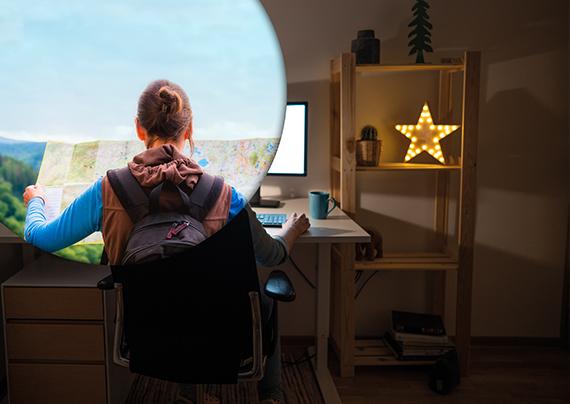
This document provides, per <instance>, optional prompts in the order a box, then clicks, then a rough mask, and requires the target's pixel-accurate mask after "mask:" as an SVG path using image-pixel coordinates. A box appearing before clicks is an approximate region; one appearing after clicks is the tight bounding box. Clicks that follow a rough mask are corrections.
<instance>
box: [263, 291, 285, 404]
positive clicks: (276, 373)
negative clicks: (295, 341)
mask: <svg viewBox="0 0 570 404" xmlns="http://www.w3.org/2000/svg"><path fill="white" fill-rule="evenodd" d="M261 296H262V297H261V303H262V305H263V310H262V311H263V313H264V315H263V321H264V322H265V323H267V322H268V321H270V318H271V315H272V314H273V311H274V309H276V307H275V304H276V303H275V302H274V301H273V300H272V299H270V298H268V297H267V296H265V294H263V293H262V295H261ZM275 315H277V313H275ZM276 328H277V329H276V330H275V334H276V335H275V338H276V341H275V350H274V351H273V354H272V355H271V356H269V357H267V360H266V362H265V374H264V376H263V379H261V381H260V382H259V383H258V385H257V392H258V394H259V398H260V399H261V400H269V399H273V400H279V401H282V402H285V397H284V396H283V390H282V389H281V338H280V334H279V327H276Z"/></svg>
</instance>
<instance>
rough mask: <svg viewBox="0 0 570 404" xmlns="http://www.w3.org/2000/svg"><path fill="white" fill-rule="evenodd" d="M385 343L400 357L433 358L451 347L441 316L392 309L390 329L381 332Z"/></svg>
mask: <svg viewBox="0 0 570 404" xmlns="http://www.w3.org/2000/svg"><path fill="white" fill-rule="evenodd" d="M384 340H385V343H386V346H387V347H388V348H389V349H390V350H391V351H392V352H393V354H394V356H395V357H396V358H398V359H399V360H402V361H406V360H414V361H417V360H426V361H430V360H435V359H438V358H439V357H441V356H442V355H444V354H446V353H447V352H449V351H451V350H454V349H455V346H454V345H453V343H452V342H451V341H450V340H449V338H448V337H447V335H446V333H445V327H444V325H443V320H442V319H441V317H440V316H437V315H433V314H420V313H408V312H401V311H394V312H392V329H391V330H390V331H388V332H386V334H385V335H384Z"/></svg>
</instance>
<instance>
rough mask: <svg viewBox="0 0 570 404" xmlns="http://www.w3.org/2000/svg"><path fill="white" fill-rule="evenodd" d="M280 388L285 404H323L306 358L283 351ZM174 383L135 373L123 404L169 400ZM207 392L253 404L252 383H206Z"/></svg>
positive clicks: (227, 401) (228, 402) (227, 402)
mask: <svg viewBox="0 0 570 404" xmlns="http://www.w3.org/2000/svg"><path fill="white" fill-rule="evenodd" d="M282 360H283V372H282V381H283V390H284V393H285V402H286V404H324V401H323V399H322V398H321V393H320V392H319V387H318V385H317V382H316V380H315V377H314V375H313V370H312V369H311V365H310V364H309V362H308V361H307V360H306V359H301V360H299V359H298V358H294V357H293V356H292V355H290V354H284V355H283V356H282ZM177 391H178V385H177V384H176V383H171V382H166V381H164V380H158V379H151V378H149V377H145V376H137V378H136V379H135V381H134V383H133V385H132V386H131V391H130V393H129V397H128V398H127V401H126V404H170V403H172V402H173V401H174V398H175V397H176V393H177ZM208 392H211V393H213V394H214V395H215V396H216V397H218V398H219V399H220V401H221V403H222V404H257V403H258V402H259V401H258V399H257V388H256V384H255V383H240V384H238V385H233V384H224V385H209V386H208Z"/></svg>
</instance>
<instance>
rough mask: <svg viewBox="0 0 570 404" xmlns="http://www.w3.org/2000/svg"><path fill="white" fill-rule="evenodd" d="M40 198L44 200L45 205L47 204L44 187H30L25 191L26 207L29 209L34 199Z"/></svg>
mask: <svg viewBox="0 0 570 404" xmlns="http://www.w3.org/2000/svg"><path fill="white" fill-rule="evenodd" d="M36 196H39V197H40V198H42V199H43V201H44V203H45V202H46V193H45V190H44V187H42V186H41V185H28V186H27V187H26V189H25V191H24V195H23V198H24V206H26V207H28V203H29V202H30V200H31V199H32V198H35V197H36Z"/></svg>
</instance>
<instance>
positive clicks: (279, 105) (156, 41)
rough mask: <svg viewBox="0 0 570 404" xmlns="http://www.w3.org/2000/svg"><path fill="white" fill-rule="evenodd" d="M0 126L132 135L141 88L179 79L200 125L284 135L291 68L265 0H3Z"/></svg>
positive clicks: (60, 134) (200, 130)
mask: <svg viewBox="0 0 570 404" xmlns="http://www.w3.org/2000/svg"><path fill="white" fill-rule="evenodd" d="M0 72H1V74H0V89H1V90H0V91H1V92H2V94H3V96H2V97H1V98H0V111H2V121H1V123H0V131H1V132H2V133H3V134H4V135H6V134H8V135H12V136H19V137H20V138H22V137H25V136H30V137H32V138H35V140H37V138H38V137H40V138H42V140H47V139H48V138H54V139H58V140H66V141H69V140H75V141H81V140H84V139H85V140H87V139H90V140H91V139H126V138H130V137H131V136H134V131H133V130H132V128H133V118H134V116H135V114H136V103H137V99H138V96H139V95H140V93H141V91H142V90H143V89H144V87H145V86H146V85H147V84H148V83H149V82H150V81H152V80H154V79H157V78H167V79H169V80H172V81H174V82H176V83H178V84H180V85H181V86H182V87H183V88H184V89H185V90H186V91H187V93H188V95H189V97H190V102H191V104H192V107H193V110H194V117H195V123H194V125H195V128H196V131H195V132H196V136H197V137H199V138H200V137H201V138H215V137H218V136H219V138H225V139H228V138H243V137H253V136H263V135H264V136H267V137H274V136H278V135H279V134H280V131H281V125H282V120H283V113H284V106H285V102H286V96H285V91H286V85H285V73H284V66H283V61H282V55H281V50H280V48H279V44H278V41H277V39H276V36H275V33H274V31H273V27H272V26H271V23H270V21H269V18H268V17H267V15H266V14H265V11H264V10H263V8H262V6H261V5H260V3H258V1H257V0H179V1H171V0H163V1H160V2H158V1H146V0H143V1H139V0H121V1H116V0H115V1H110V0H98V1H96V2H77V1H72V0H67V1H66V0H56V1H54V0H49V1H36V0H31V1H28V2H20V1H16V0H9V1H8V0H0Z"/></svg>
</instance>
